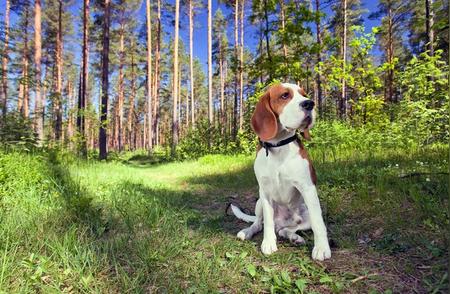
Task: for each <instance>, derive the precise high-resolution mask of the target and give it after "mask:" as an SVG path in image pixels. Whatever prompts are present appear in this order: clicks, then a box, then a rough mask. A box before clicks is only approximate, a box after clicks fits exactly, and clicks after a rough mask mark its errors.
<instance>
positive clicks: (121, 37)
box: [115, 0, 148, 151]
mask: <svg viewBox="0 0 450 294" xmlns="http://www.w3.org/2000/svg"><path fill="white" fill-rule="evenodd" d="M147 1H148V0H147ZM124 22H125V20H124V19H122V20H121V24H120V35H119V77H118V82H119V85H118V86H119V87H118V90H119V91H118V93H117V117H116V120H117V123H116V126H117V130H116V140H115V141H116V142H117V147H118V150H119V151H122V150H123V137H124V136H123V130H124V128H123V104H124V100H125V97H124V85H123V83H124V82H123V79H124V73H123V67H124V63H125V44H124V43H125V40H124V39H125V24H124Z"/></svg>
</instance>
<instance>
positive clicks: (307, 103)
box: [300, 100, 314, 110]
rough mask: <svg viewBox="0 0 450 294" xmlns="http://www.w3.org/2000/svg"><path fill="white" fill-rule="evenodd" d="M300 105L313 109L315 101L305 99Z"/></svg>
mask: <svg viewBox="0 0 450 294" xmlns="http://www.w3.org/2000/svg"><path fill="white" fill-rule="evenodd" d="M300 107H302V108H304V109H306V110H312V109H313V108H314V101H312V100H305V101H302V102H300Z"/></svg>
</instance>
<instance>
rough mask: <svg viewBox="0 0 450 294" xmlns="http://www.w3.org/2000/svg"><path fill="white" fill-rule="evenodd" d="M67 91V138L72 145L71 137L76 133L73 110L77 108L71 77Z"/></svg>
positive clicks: (68, 80)
mask: <svg viewBox="0 0 450 294" xmlns="http://www.w3.org/2000/svg"><path fill="white" fill-rule="evenodd" d="M66 92H67V139H68V140H69V146H70V147H72V144H71V143H72V142H71V139H72V138H73V135H74V130H73V129H74V119H73V116H74V111H73V110H74V109H75V101H74V97H73V95H72V84H71V82H70V79H67V85H66Z"/></svg>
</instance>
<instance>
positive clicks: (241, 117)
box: [239, 0, 245, 130]
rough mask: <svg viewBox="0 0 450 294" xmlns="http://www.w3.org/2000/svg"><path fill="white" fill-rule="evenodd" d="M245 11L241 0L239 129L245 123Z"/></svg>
mask: <svg viewBox="0 0 450 294" xmlns="http://www.w3.org/2000/svg"><path fill="white" fill-rule="evenodd" d="M244 12H245V0H242V2H241V44H240V46H239V47H240V49H241V52H240V53H241V54H240V57H239V83H240V85H239V130H242V126H243V124H244V70H243V69H244V68H243V63H244V20H245V18H244Z"/></svg>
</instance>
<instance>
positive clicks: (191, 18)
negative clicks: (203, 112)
mask: <svg viewBox="0 0 450 294" xmlns="http://www.w3.org/2000/svg"><path fill="white" fill-rule="evenodd" d="M192 1H193V0H189V74H190V80H191V81H190V90H191V124H192V127H193V128H194V127H195V107H194V105H195V102H194V101H195V97H194V49H193V48H194V12H193V7H192Z"/></svg>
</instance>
